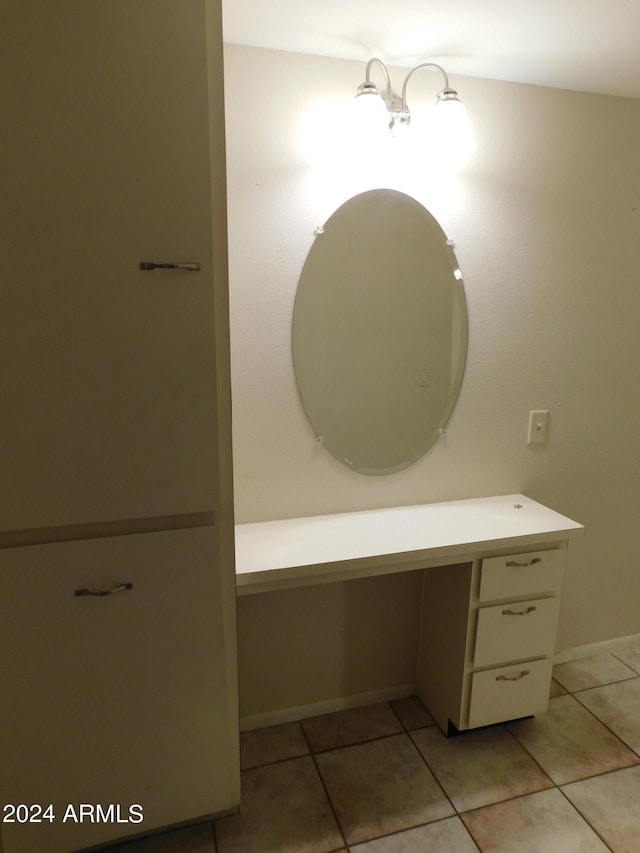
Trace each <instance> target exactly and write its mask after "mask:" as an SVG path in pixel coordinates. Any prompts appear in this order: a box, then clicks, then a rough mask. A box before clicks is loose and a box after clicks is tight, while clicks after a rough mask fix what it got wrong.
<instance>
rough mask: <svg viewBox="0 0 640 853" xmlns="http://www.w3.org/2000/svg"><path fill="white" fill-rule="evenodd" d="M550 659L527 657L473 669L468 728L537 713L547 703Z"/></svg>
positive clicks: (551, 665) (542, 709)
mask: <svg viewBox="0 0 640 853" xmlns="http://www.w3.org/2000/svg"><path fill="white" fill-rule="evenodd" d="M552 667H553V661H552V660H551V659H550V658H549V659H547V660H537V661H530V662H528V663H524V664H516V665H515V666H504V667H500V668H497V669H489V670H485V671H484V672H476V673H475V674H474V676H473V680H472V686H471V704H470V707H469V728H471V729H473V728H477V727H478V726H488V725H491V724H492V723H501V722H504V721H505V720H515V719H517V718H518V717H527V716H529V715H530V714H539V713H542V711H544V710H545V709H546V707H547V705H548V703H549V685H550V683H551V670H552Z"/></svg>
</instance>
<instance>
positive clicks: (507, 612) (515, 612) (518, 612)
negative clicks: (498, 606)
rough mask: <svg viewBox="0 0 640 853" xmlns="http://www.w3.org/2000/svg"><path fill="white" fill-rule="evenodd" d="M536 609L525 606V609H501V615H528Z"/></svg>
mask: <svg viewBox="0 0 640 853" xmlns="http://www.w3.org/2000/svg"><path fill="white" fill-rule="evenodd" d="M535 610H536V608H535V607H527V609H526V610H503V611H502V615H503V616H528V615H529V614H530V613H533V612H534V611H535Z"/></svg>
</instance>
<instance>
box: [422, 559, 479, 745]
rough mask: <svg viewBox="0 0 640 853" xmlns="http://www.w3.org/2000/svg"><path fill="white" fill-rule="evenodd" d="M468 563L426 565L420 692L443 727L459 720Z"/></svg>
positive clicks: (457, 722)
mask: <svg viewBox="0 0 640 853" xmlns="http://www.w3.org/2000/svg"><path fill="white" fill-rule="evenodd" d="M471 577H472V565H471V564H470V563H464V564H461V565H456V566H444V567H442V568H436V569H426V570H425V573H424V587H423V598H422V624H421V627H420V641H419V649H418V672H417V677H416V689H417V693H418V696H419V697H420V698H421V699H422V701H423V702H424V704H425V706H426V707H427V709H428V710H429V712H430V713H431V715H432V716H433V718H434V719H435V721H436V722H437V723H438V725H439V726H440V728H441V729H442V730H443V731H444V732H446V731H447V729H448V722H449V720H451V722H452V723H453V724H454V725H455V726H458V727H459V726H460V719H461V717H460V715H461V713H462V709H461V699H462V688H463V681H464V673H465V659H466V650H467V632H468V623H469V601H470V593H471Z"/></svg>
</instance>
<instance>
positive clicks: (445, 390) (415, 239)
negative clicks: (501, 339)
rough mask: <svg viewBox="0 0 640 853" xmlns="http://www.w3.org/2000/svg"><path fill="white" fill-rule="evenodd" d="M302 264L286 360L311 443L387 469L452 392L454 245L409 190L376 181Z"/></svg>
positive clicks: (425, 432) (462, 351)
mask: <svg viewBox="0 0 640 853" xmlns="http://www.w3.org/2000/svg"><path fill="white" fill-rule="evenodd" d="M318 232H320V233H317V236H316V237H315V241H314V243H313V246H312V247H311V250H310V251H309V255H308V257H307V259H306V261H305V264H304V268H303V270H302V274H301V276H300V282H299V284H298V290H297V293H296V299H295V306H294V313H293V329H292V342H293V361H294V369H295V375H296V381H297V384H298V390H299V392H300V397H301V399H302V404H303V406H304V410H305V412H306V414H307V417H308V419H309V421H310V422H311V426H312V427H313V430H314V431H315V434H316V436H317V441H318V442H319V443H322V444H323V445H324V447H326V449H327V450H328V451H329V452H330V453H331V454H332V455H333V456H335V458H336V459H338V460H339V461H340V462H343V463H344V464H345V465H348V466H349V467H350V468H352V469H353V470H354V471H358V472H360V473H362V474H391V473H393V472H395V471H400V470H401V469H403V468H406V467H407V466H409V465H411V464H413V463H414V462H416V461H417V460H418V459H419V458H420V457H421V456H422V455H423V454H424V453H425V452H426V451H427V450H428V449H429V447H430V446H431V445H432V444H433V442H434V441H435V440H436V439H437V437H438V435H439V433H440V430H442V429H443V428H444V425H445V424H446V422H447V420H448V418H449V415H450V414H451V411H452V409H453V406H454V404H455V401H456V397H457V394H458V390H459V387H460V382H461V380H462V374H463V371H464V363H465V357H466V350H467V311H466V302H465V296H464V288H463V285H462V277H461V275H460V270H459V267H458V263H457V261H456V258H455V254H454V252H453V248H452V245H451V244H450V243H448V242H447V237H446V235H445V233H444V232H443V230H442V228H441V227H440V225H439V224H438V223H437V221H436V220H435V219H434V218H433V216H432V215H431V214H430V213H429V211H428V210H426V209H425V208H424V207H423V206H422V205H421V204H419V203H418V202H417V201H416V200H415V199H413V198H411V197H410V196H408V195H405V194H404V193H400V192H396V191H395V190H389V189H378V190H371V191H369V192H365V193H361V194H360V195H357V196H355V197H354V198H352V199H350V200H349V201H347V202H346V203H345V204H343V205H342V206H341V207H339V208H338V210H336V211H335V213H333V215H332V216H331V217H330V218H329V220H328V221H327V223H326V224H325V226H324V230H322V231H320V229H318Z"/></svg>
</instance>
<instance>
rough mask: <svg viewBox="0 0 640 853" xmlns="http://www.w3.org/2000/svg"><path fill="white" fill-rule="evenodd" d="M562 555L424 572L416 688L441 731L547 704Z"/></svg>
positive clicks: (497, 559)
mask: <svg viewBox="0 0 640 853" xmlns="http://www.w3.org/2000/svg"><path fill="white" fill-rule="evenodd" d="M559 544H562V543H559ZM565 556H566V548H565V547H555V548H549V549H547V550H539V551H525V552H514V553H511V554H506V555H499V556H486V557H480V558H478V559H476V560H474V561H473V562H472V563H470V564H466V565H461V566H459V567H455V569H453V570H450V571H449V572H445V571H441V572H439V573H438V574H437V576H433V573H432V572H431V571H426V573H425V585H424V600H423V624H422V636H421V640H420V643H421V650H420V651H421V654H420V656H419V667H418V678H417V690H418V694H419V695H420V696H421V697H422V699H423V701H424V702H425V704H426V705H427V707H428V708H429V710H430V711H431V713H432V714H433V716H434V719H435V720H436V721H437V723H438V724H439V725H440V727H441V728H442V729H443V731H445V732H446V731H449V730H450V727H451V725H453V727H455V728H456V729H458V730H460V729H467V728H476V727H478V726H485V725H489V724H491V723H498V722H502V721H504V720H511V719H515V718H517V717H523V716H529V715H531V714H536V713H539V712H541V711H544V709H545V708H546V707H547V703H548V699H549V687H550V681H551V670H552V658H553V654H554V650H555V639H556V630H557V623H558V613H559V609H560V591H561V587H562V577H563V570H564V563H565ZM453 595H455V596H456V598H455V602H454V601H453ZM436 634H437V637H436ZM461 638H463V639H462V640H461ZM436 639H437V640H438V642H439V647H440V648H442V649H443V650H444V651H443V653H442V656H441V657H440V658H439V659H437V660H434V657H433V655H432V651H431V650H432V649H433V646H434V642H436Z"/></svg>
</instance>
